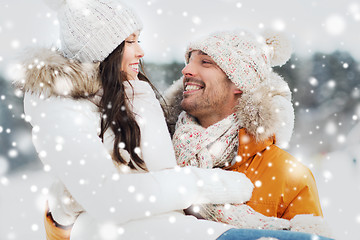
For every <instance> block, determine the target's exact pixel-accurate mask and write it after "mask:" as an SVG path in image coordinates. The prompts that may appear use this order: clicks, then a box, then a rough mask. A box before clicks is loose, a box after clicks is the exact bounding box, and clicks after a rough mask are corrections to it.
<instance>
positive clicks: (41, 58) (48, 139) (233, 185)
mask: <svg viewBox="0 0 360 240" xmlns="http://www.w3.org/2000/svg"><path fill="white" fill-rule="evenodd" d="M97 66H98V65H97V64H92V65H91V64H86V65H85V64H80V63H76V62H70V61H69V60H67V59H65V58H63V57H62V56H61V55H59V54H58V53H57V52H53V51H47V50H42V51H40V54H37V55H36V58H31V59H30V60H29V61H28V62H26V63H25V67H26V69H27V70H26V71H25V76H24V79H25V80H23V81H19V82H18V83H17V85H18V86H19V87H21V88H22V89H23V90H24V91H25V92H26V93H25V96H24V107H25V114H26V116H27V119H29V121H30V123H31V125H32V126H33V130H32V131H33V142H34V145H35V148H36V150H37V152H38V153H39V157H40V159H41V161H42V162H43V163H44V164H45V165H48V166H49V167H50V169H51V172H52V173H53V175H54V177H55V179H56V183H55V184H54V185H53V187H52V188H51V194H50V196H51V197H50V198H49V205H50V211H51V212H52V215H53V217H54V219H55V221H57V222H58V223H60V224H63V225H67V224H70V223H73V222H74V221H75V220H76V221H75V225H74V228H73V233H74V234H73V233H72V239H104V236H103V235H102V233H103V232H106V235H107V236H109V234H110V233H112V234H113V237H114V238H112V239H116V237H121V239H215V238H217V237H218V236H219V235H221V234H222V233H223V232H225V231H226V230H227V229H229V228H230V227H231V226H226V225H224V224H221V223H216V222H210V221H204V220H197V219H196V218H194V217H189V216H185V215H184V214H183V213H182V211H179V210H181V209H184V208H187V207H189V206H190V205H191V204H197V203H208V202H212V203H227V202H229V203H240V202H244V201H247V200H248V199H249V198H250V197H251V191H252V188H253V186H252V183H251V182H250V180H248V179H247V178H246V177H245V176H244V175H242V174H239V173H235V172H226V171H223V170H220V169H211V170H204V169H197V168H182V169H180V168H178V167H175V165H176V162H175V159H174V156H173V150H172V145H171V141H170V136H168V133H167V132H166V124H165V121H164V119H163V115H162V112H161V109H160V106H159V104H158V102H157V101H155V99H156V98H155V95H154V93H153V92H152V91H149V89H151V88H150V87H149V85H148V84H147V83H145V82H142V81H138V80H137V81H133V82H132V85H133V87H134V91H135V98H134V99H133V102H132V104H133V110H134V112H136V113H138V117H137V121H138V123H139V126H140V130H141V133H142V142H141V146H140V147H141V154H142V156H143V158H144V161H145V163H146V165H147V167H148V169H149V170H150V172H148V173H134V172H131V171H128V170H129V169H128V168H126V167H121V166H117V165H116V164H114V163H113V161H112V159H111V155H110V153H111V152H112V139H113V135H112V133H107V135H106V136H105V140H104V143H103V142H102V141H101V139H100V138H99V137H98V134H99V130H100V125H99V124H100V113H99V112H98V108H97V107H96V105H95V104H94V102H96V97H91V98H90V97H87V98H86V96H94V95H95V93H97V92H99V90H100V84H99V80H98V76H97V72H98V70H97ZM137 91H138V92H137ZM137 93H140V95H141V97H138V98H137V97H136V94H137ZM142 106H143V107H142ZM145 106H146V107H145ZM159 114H160V115H159ZM159 116H161V117H160V118H159ZM153 117H154V119H157V121H154V119H152V118H153ZM150 119H151V120H152V121H150ZM154 122H155V123H156V124H155V125H154V124H153V123H154ZM154 126H155V127H154ZM121 151H122V152H121ZM120 152H121V154H125V155H126V152H124V150H120ZM128 160H129V161H130V159H128ZM162 169H167V170H162ZM160 170H161V171H160ZM76 218H77V219H76ZM90 237H91V238H90Z"/></svg>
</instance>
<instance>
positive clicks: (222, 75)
mask: <svg viewBox="0 0 360 240" xmlns="http://www.w3.org/2000/svg"><path fill="white" fill-rule="evenodd" d="M290 55H291V47H290V44H289V43H288V42H287V39H286V38H284V37H283V36H281V35H279V34H273V33H268V34H265V35H264V37H261V38H258V37H255V36H253V35H252V34H250V33H248V32H245V31H237V32H221V33H215V34H212V35H210V36H207V37H205V38H204V39H202V40H200V41H196V42H192V43H190V45H189V46H188V48H187V51H186V55H185V56H186V63H187V65H186V66H185V67H184V69H183V70H182V73H183V79H182V80H180V81H181V82H180V81H178V82H176V83H174V85H173V86H172V87H171V88H170V89H169V91H168V92H167V94H166V95H167V97H166V98H167V99H170V102H169V106H175V108H174V109H172V110H171V111H173V112H172V114H171V115H172V116H171V117H170V118H169V125H170V129H171V125H174V123H175V122H176V121H177V123H176V130H175V132H174V135H173V143H174V148H175V152H176V155H177V160H178V164H179V165H182V166H185V165H195V166H199V167H204V168H213V167H221V168H225V169H228V170H232V171H239V172H243V173H245V174H246V175H247V177H249V178H250V180H251V181H252V182H253V183H254V185H255V189H254V191H253V195H252V198H251V199H250V201H249V202H247V205H248V206H250V207H251V208H253V209H254V210H255V211H256V212H258V213H262V214H264V215H265V216H270V217H277V218H283V219H293V218H294V217H295V216H296V215H299V214H302V215H303V214H313V215H314V216H322V210H321V206H320V202H319V197H318V192H317V188H316V183H315V180H314V177H313V175H312V173H311V171H310V170H309V169H308V168H307V167H306V166H304V165H303V164H302V163H300V162H299V161H297V160H296V159H295V158H294V157H293V156H291V155H290V154H289V153H287V152H286V151H284V150H283V149H281V148H280V147H286V146H287V143H288V141H289V140H290V137H291V134H292V130H293V126H294V110H293V107H292V104H291V92H290V89H289V87H288V85H287V83H286V82H285V81H284V80H283V79H282V78H281V77H280V76H279V75H278V74H276V73H274V72H273V71H272V68H271V67H273V66H278V65H282V64H284V63H285V62H286V61H287V60H288V59H289V57H290ZM179 95H182V98H181V97H179ZM180 101H181V103H180V104H181V108H182V109H183V110H184V111H185V112H181V113H180V115H179V116H178V113H179V110H178V108H176V105H177V104H178V103H179V102H180ZM174 116H175V117H174ZM177 116H178V118H177ZM207 212H209V209H208V211H207ZM213 212H214V211H213ZM205 214H206V213H205ZM230 223H231V222H230Z"/></svg>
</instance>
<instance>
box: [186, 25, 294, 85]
mask: <svg viewBox="0 0 360 240" xmlns="http://www.w3.org/2000/svg"><path fill="white" fill-rule="evenodd" d="M195 50H200V51H202V52H204V53H206V54H207V55H209V56H210V57H211V58H212V59H213V60H214V61H215V62H216V64H217V65H218V66H219V67H220V68H221V69H222V70H223V71H224V72H225V74H226V75H227V76H228V78H229V79H230V80H231V81H232V82H234V83H235V85H236V86H237V87H238V88H239V89H240V90H242V91H250V90H251V89H253V88H256V87H257V86H258V85H259V84H260V83H261V82H263V81H265V80H266V79H268V78H270V77H271V75H272V74H271V72H272V69H271V67H273V66H278V65H282V64H284V63H285V62H286V61H287V60H288V59H289V58H290V56H291V52H292V48H291V44H290V41H289V40H288V39H287V38H286V37H285V36H284V35H283V34H282V33H279V32H272V31H267V32H265V33H264V34H263V35H262V36H260V35H259V36H256V35H254V34H252V33H250V32H248V31H245V30H236V31H227V32H217V33H213V34H211V35H209V36H206V37H205V38H203V39H199V40H198V41H194V42H191V43H190V44H189V45H188V47H187V50H186V53H185V58H186V62H187V63H188V62H189V56H190V53H191V52H192V51H195Z"/></svg>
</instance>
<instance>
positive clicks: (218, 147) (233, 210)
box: [173, 112, 290, 230]
mask: <svg viewBox="0 0 360 240" xmlns="http://www.w3.org/2000/svg"><path fill="white" fill-rule="evenodd" d="M239 128H240V122H239V120H238V119H237V118H236V114H232V115H230V116H228V117H227V118H225V119H223V120H221V121H220V122H217V123H215V124H213V125H211V126H210V127H208V128H203V127H201V126H200V125H199V123H198V122H197V121H196V120H195V118H193V117H192V116H190V115H189V114H187V113H185V112H182V113H181V114H180V115H179V119H178V121H177V123H176V127H175V133H174V136H173V144H174V148H175V155H176V159H177V164H178V165H179V166H197V167H200V168H213V167H220V168H223V167H228V166H230V165H231V162H232V161H233V159H234V157H235V156H236V153H237V149H238V130H239ZM197 207H198V211H197V212H198V213H199V214H200V215H201V216H202V217H203V218H205V219H207V220H212V221H216V222H222V223H227V224H230V225H233V226H236V227H238V228H254V229H276V230H279V229H290V221H288V220H286V219H280V218H273V217H267V216H264V215H263V214H261V213H258V212H256V211H254V210H253V209H252V208H251V207H249V206H248V205H246V204H211V203H210V204H202V205H199V206H197Z"/></svg>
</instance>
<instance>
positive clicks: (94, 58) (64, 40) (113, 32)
mask: <svg viewBox="0 0 360 240" xmlns="http://www.w3.org/2000/svg"><path fill="white" fill-rule="evenodd" d="M45 1H46V2H47V3H48V5H50V7H52V8H53V9H54V10H56V11H57V13H58V19H59V22H60V39H61V51H62V52H63V54H64V56H65V57H67V58H69V59H76V60H79V61H80V62H101V61H103V60H104V59H105V58H106V57H107V56H108V55H109V54H110V53H111V52H112V51H113V50H114V49H115V48H116V47H117V46H119V45H120V44H121V42H123V41H124V40H125V39H126V38H127V37H128V36H130V35H131V34H132V33H134V32H136V31H137V30H141V29H142V23H141V21H140V19H139V18H138V17H137V16H136V15H135V13H134V12H133V11H132V10H131V9H129V8H128V7H126V6H125V5H123V4H122V3H121V2H120V1H117V0H45Z"/></svg>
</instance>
